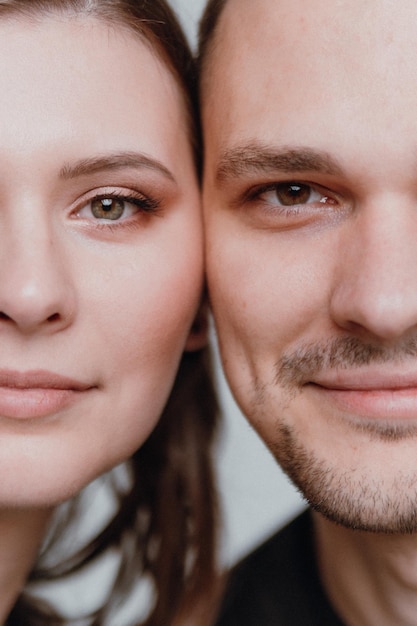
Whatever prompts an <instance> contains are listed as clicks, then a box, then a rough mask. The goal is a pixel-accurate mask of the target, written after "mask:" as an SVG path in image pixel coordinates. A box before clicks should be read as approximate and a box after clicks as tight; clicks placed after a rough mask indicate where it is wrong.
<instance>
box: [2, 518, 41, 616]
mask: <svg viewBox="0 0 417 626" xmlns="http://www.w3.org/2000/svg"><path fill="white" fill-rule="evenodd" d="M51 514H52V510H50V509H42V510H36V511H32V510H6V511H4V510H3V511H0V624H4V622H5V620H6V618H7V616H8V614H9V613H10V611H11V609H12V608H13V606H14V604H15V602H16V600H17V597H18V596H19V593H20V592H21V590H22V587H23V586H24V584H25V581H26V578H27V576H28V574H29V572H30V570H31V568H32V565H33V563H34V561H35V560H36V556H37V554H38V550H39V546H40V544H41V542H42V539H43V537H44V534H45V531H46V527H47V524H48V522H49V520H50V517H51Z"/></svg>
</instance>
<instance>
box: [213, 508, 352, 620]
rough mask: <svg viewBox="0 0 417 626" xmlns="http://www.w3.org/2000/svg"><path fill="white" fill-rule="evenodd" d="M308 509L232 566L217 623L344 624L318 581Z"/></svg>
mask: <svg viewBox="0 0 417 626" xmlns="http://www.w3.org/2000/svg"><path fill="white" fill-rule="evenodd" d="M312 531H313V529H312V522H311V517H310V513H309V511H306V512H305V513H303V514H301V515H300V516H299V517H297V518H296V519H295V520H294V521H293V522H292V523H291V524H289V525H288V526H286V527H285V528H284V529H283V530H281V531H279V532H278V533H277V534H275V535H274V536H273V537H272V538H271V539H269V540H268V541H266V542H265V543H264V544H263V545H261V546H260V547H259V548H258V549H257V550H255V551H254V552H252V553H251V554H250V555H249V556H247V557H246V558H245V559H243V561H241V562H240V563H239V564H238V565H237V566H236V567H235V568H234V569H233V570H232V573H231V576H230V579H229V582H228V586H227V589H226V595H225V598H224V600H223V605H222V607H221V610H220V617H219V618H218V621H217V622H216V624H215V626H343V623H342V622H341V621H340V619H339V618H338V617H337V615H336V614H335V612H334V611H333V609H332V607H331V605H330V604H329V601H328V600H327V597H326V595H325V593H324V591H323V589H322V587H321V583H320V579H319V577H318V572H317V567H316V563H315V556H314V547H313V538H312Z"/></svg>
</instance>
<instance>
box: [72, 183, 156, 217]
mask: <svg viewBox="0 0 417 626" xmlns="http://www.w3.org/2000/svg"><path fill="white" fill-rule="evenodd" d="M106 198H113V199H119V200H123V201H125V202H126V203H130V204H133V205H135V206H137V208H138V211H137V213H142V214H154V213H155V214H156V213H158V211H159V209H160V206H161V202H160V200H159V199H157V198H155V197H151V196H150V195H149V194H145V193H143V192H139V191H137V190H133V189H131V188H123V187H116V186H114V187H112V186H105V187H104V186H103V187H100V188H96V189H93V190H91V191H88V192H86V193H84V194H83V195H82V196H81V197H80V198H79V199H78V200H77V201H76V205H75V206H74V207H73V209H72V210H71V216H72V217H74V218H80V219H86V220H87V219H89V220H91V221H97V222H99V220H98V219H97V218H96V219H94V217H93V216H91V218H87V217H84V216H81V215H80V212H81V211H82V210H83V209H85V208H86V207H88V205H89V204H91V203H92V202H94V201H95V200H104V199H106ZM109 221H110V220H109ZM120 221H123V220H120ZM113 225H114V224H113Z"/></svg>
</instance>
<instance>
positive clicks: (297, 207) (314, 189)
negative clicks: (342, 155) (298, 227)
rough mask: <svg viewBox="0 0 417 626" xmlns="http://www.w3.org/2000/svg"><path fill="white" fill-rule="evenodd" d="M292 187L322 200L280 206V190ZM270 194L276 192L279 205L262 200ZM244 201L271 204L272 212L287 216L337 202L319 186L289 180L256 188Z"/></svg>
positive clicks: (246, 195)
mask: <svg viewBox="0 0 417 626" xmlns="http://www.w3.org/2000/svg"><path fill="white" fill-rule="evenodd" d="M291 187H294V188H295V187H299V188H304V189H305V190H308V191H309V196H311V195H312V194H314V193H317V194H319V195H320V196H321V199H319V200H315V201H311V200H310V197H309V198H307V200H306V201H305V202H300V203H297V202H295V203H294V204H291V203H289V204H287V205H286V204H278V200H279V198H278V192H279V190H280V188H284V189H285V188H286V189H287V190H289V189H290V188H291ZM268 192H276V194H277V204H269V203H268V202H267V201H266V200H262V198H261V196H262V195H264V194H267V193H268ZM244 201H246V202H251V203H256V202H263V203H264V204H265V205H268V204H269V206H270V207H273V208H272V209H271V210H273V211H279V212H280V213H282V214H284V215H286V214H291V215H295V214H297V213H298V212H300V211H301V210H302V207H306V206H308V205H316V204H320V206H324V205H327V204H335V203H336V201H335V200H334V199H333V198H331V197H329V195H328V194H326V190H325V189H324V188H322V187H320V186H319V185H312V184H311V183H306V182H301V181H299V180H288V181H280V182H274V183H267V184H265V185H260V186H257V187H254V188H252V189H250V190H249V191H248V192H247V193H246V194H245V197H244Z"/></svg>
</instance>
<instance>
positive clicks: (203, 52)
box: [198, 0, 226, 75]
mask: <svg viewBox="0 0 417 626" xmlns="http://www.w3.org/2000/svg"><path fill="white" fill-rule="evenodd" d="M225 6H226V0H208V3H207V5H206V8H205V10H204V13H203V16H202V18H201V21H200V28H199V37H198V39H199V46H198V65H199V73H200V75H201V74H202V73H203V72H204V70H205V64H206V61H207V58H208V56H209V54H210V51H211V46H212V44H213V40H214V35H215V32H216V27H217V24H218V23H219V19H220V16H221V14H222V12H223V9H224V7H225Z"/></svg>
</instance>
